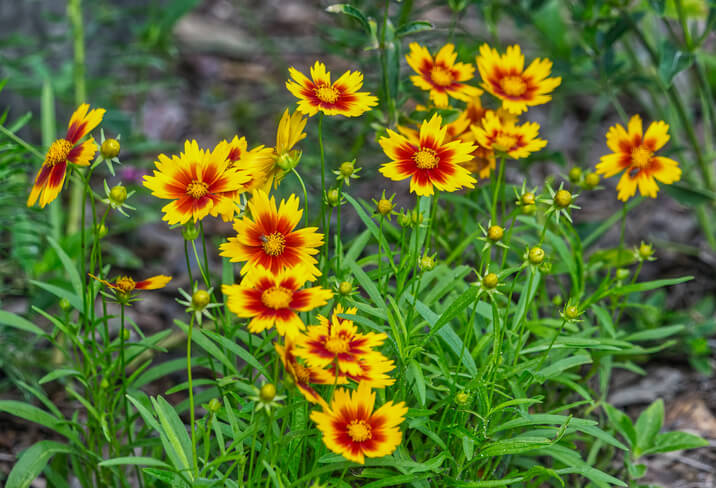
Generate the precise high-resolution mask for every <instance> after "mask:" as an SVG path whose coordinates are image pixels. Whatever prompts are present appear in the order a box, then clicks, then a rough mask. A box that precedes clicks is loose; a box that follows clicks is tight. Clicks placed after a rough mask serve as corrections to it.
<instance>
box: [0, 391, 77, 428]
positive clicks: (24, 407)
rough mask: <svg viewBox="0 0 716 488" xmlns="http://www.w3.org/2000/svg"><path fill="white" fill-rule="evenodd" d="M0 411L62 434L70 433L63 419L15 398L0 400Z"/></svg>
mask: <svg viewBox="0 0 716 488" xmlns="http://www.w3.org/2000/svg"><path fill="white" fill-rule="evenodd" d="M0 412H6V413H9V414H10V415H14V416H16V417H20V418H22V419H25V420H29V421H30V422H35V423H36V424H40V425H42V426H44V427H47V428H48V429H50V430H53V431H55V432H57V433H59V434H62V435H64V436H69V435H70V432H69V431H68V429H67V426H66V425H65V421H64V420H62V419H59V418H57V417H55V416H54V415H50V414H49V413H47V412H45V411H44V410H40V409H39V408H37V407H35V406H33V405H30V404H27V403H23V402H18V401H15V400H0Z"/></svg>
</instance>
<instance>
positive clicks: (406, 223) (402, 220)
mask: <svg viewBox="0 0 716 488" xmlns="http://www.w3.org/2000/svg"><path fill="white" fill-rule="evenodd" d="M398 224H400V226H401V227H410V224H411V219H410V214H404V213H401V214H400V215H398Z"/></svg>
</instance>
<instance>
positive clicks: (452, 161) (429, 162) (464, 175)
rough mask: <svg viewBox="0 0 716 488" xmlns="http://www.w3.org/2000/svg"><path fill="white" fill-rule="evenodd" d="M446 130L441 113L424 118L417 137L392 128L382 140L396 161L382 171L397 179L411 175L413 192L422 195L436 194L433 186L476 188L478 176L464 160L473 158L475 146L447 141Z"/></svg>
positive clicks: (384, 148)
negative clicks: (475, 175)
mask: <svg viewBox="0 0 716 488" xmlns="http://www.w3.org/2000/svg"><path fill="white" fill-rule="evenodd" d="M446 132H447V129H446V128H445V127H442V117H440V116H439V115H437V114H435V115H433V118H432V119H430V121H427V120H426V121H423V124H422V126H421V127H420V134H419V135H418V136H417V137H414V136H410V135H408V136H404V135H400V134H398V133H396V132H393V131H392V130H390V129H388V137H381V138H380V141H378V142H379V143H380V145H381V147H382V148H383V151H384V152H385V154H386V155H387V156H388V157H389V158H391V159H392V161H391V162H389V163H386V164H384V165H383V166H381V168H380V172H381V173H382V174H383V176H385V177H386V178H389V179H391V180H394V181H401V180H404V179H406V178H410V191H411V192H415V193H417V194H418V195H421V196H427V195H432V194H433V193H434V189H433V187H434V188H437V189H438V190H442V191H450V192H452V191H455V190H458V189H460V188H462V187H467V188H473V187H474V186H475V178H473V177H472V176H470V172H469V171H468V170H467V169H465V168H463V167H462V166H460V163H463V162H466V161H469V160H470V159H472V156H471V154H470V153H472V151H473V150H474V149H475V146H474V145H472V144H469V143H464V142H461V141H457V140H456V141H452V142H445V138H446Z"/></svg>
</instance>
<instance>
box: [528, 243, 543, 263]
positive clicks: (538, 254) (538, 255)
mask: <svg viewBox="0 0 716 488" xmlns="http://www.w3.org/2000/svg"><path fill="white" fill-rule="evenodd" d="M527 258H528V259H529V261H530V263H531V264H534V265H538V264H542V261H544V249H542V248H541V247H537V246H535V247H533V248H532V249H530V252H529V254H528V255H527Z"/></svg>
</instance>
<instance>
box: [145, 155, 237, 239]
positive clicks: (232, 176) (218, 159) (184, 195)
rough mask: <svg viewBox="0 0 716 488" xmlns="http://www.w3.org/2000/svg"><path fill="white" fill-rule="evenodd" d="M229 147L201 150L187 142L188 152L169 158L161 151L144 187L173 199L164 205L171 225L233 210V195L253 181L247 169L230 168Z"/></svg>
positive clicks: (196, 220)
mask: <svg viewBox="0 0 716 488" xmlns="http://www.w3.org/2000/svg"><path fill="white" fill-rule="evenodd" d="M228 154H229V149H228V147H227V146H221V147H217V148H215V149H214V150H213V151H205V150H202V149H199V145H198V144H197V142H196V141H186V142H185V143H184V152H183V153H180V154H179V156H176V155H175V156H172V157H171V158H169V157H168V156H166V155H164V154H160V155H159V158H158V161H155V162H154V164H155V166H156V168H157V169H155V170H154V175H153V176H145V177H144V186H146V187H147V188H149V189H150V190H152V195H154V196H155V197H157V198H163V199H167V200H172V201H171V202H170V203H168V204H167V205H165V206H164V207H163V208H162V212H164V217H163V220H166V221H167V222H168V223H169V225H174V224H184V223H186V222H189V221H190V220H192V221H194V222H198V221H200V220H201V219H203V218H204V217H206V216H207V215H209V214H210V213H211V214H212V215H216V214H223V213H228V212H233V209H232V207H233V206H234V200H233V194H234V192H235V191H237V190H240V189H241V188H242V185H243V184H244V183H246V182H247V181H248V180H249V177H248V176H247V175H246V173H245V172H241V171H239V170H238V169H236V168H229V167H228V166H229V164H230V162H229V160H228Z"/></svg>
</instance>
